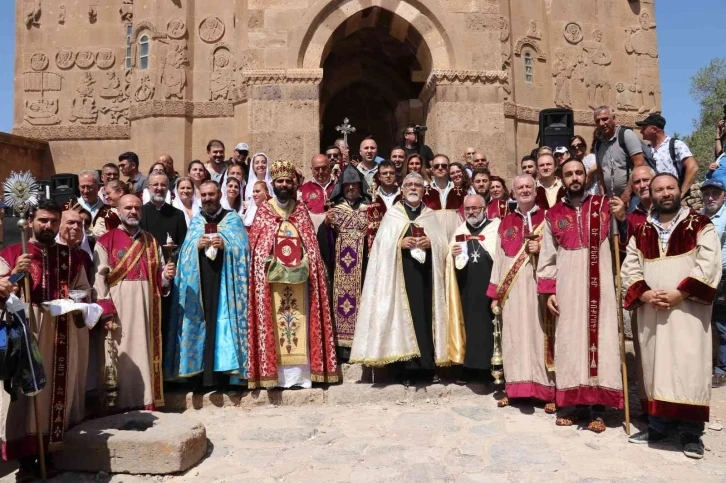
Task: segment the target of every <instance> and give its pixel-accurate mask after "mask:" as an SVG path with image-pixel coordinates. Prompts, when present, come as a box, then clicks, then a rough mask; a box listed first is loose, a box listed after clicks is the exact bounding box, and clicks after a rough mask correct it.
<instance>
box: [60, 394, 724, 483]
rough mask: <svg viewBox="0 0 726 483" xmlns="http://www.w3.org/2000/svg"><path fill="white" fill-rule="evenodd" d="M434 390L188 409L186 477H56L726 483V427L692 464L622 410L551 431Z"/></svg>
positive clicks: (512, 411)
mask: <svg viewBox="0 0 726 483" xmlns="http://www.w3.org/2000/svg"><path fill="white" fill-rule="evenodd" d="M345 386H347V387H349V388H350V389H349V390H351V391H356V390H357V391H360V392H361V394H363V393H366V394H370V393H373V394H375V392H376V391H378V390H379V389H376V388H372V387H370V386H364V385H362V384H361V385H355V384H348V385H345ZM439 386H441V387H445V386H443V385H439ZM432 387H435V386H432ZM388 390H390V389H388ZM423 390H424V389H421V388H419V389H418V391H419V392H421V391H423ZM385 391H386V390H384V392H385ZM411 391H414V389H413V388H412V389H411ZM297 392H300V391H297ZM427 392H428V393H429V394H430V395H431V397H427V398H424V397H420V398H408V399H401V400H398V401H389V400H388V399H387V398H383V399H382V401H381V402H375V396H373V397H368V398H366V401H361V402H360V403H356V404H343V405H338V404H324V405H321V404H308V405H301V406H269V405H268V406H263V407H256V408H254V409H244V408H241V407H233V406H227V407H215V406H207V407H205V408H204V409H202V410H194V409H192V410H188V411H186V412H185V415H186V416H188V417H190V418H195V419H198V420H199V421H201V422H202V423H203V424H204V425H205V427H206V429H207V436H208V438H209V440H210V442H209V447H208V457H207V458H206V459H205V460H203V461H202V462H201V463H200V464H199V465H197V466H196V467H193V468H191V469H190V470H189V471H187V472H186V473H185V474H182V475H178V476H165V477H153V476H148V477H145V476H129V475H114V476H109V475H105V474H95V475H94V474H80V473H66V474H63V475H61V476H60V477H58V478H55V479H54V480H51V481H53V482H67V483H76V482H80V483H83V482H124V483H136V482H153V481H168V482H172V483H181V482H195V483H206V482H210V483H211V482H215V483H222V482H230V483H231V482H242V483H244V482H261V483H265V482H270V483H273V482H308V481H309V482H313V481H314V482H333V483H343V482H351V483H363V482H375V483H385V482H409V481H412V482H479V481H486V482H487V483H500V482H502V483H503V482H519V481H526V482H540V481H541V482H553V481H556V482H579V483H596V482H618V483H630V482H632V483H636V482H668V481H679V482H680V481H698V482H699V483H701V482H703V483H706V482H726V460H724V456H726V437H725V436H724V431H713V430H708V431H707V435H706V437H705V438H704V439H705V442H706V444H707V446H708V447H709V449H710V451H707V453H706V457H705V458H704V459H703V460H701V461H693V460H689V459H687V458H686V457H685V456H683V454H682V453H681V451H680V450H679V447H678V445H677V443H676V442H675V441H676V439H675V438H674V439H673V440H672V441H670V442H667V443H665V444H661V445H658V447H657V448H648V447H647V446H639V445H638V446H636V445H633V444H629V443H628V442H627V438H626V436H625V433H624V432H623V430H622V429H621V428H620V427H619V425H620V423H621V421H622V417H621V414H620V413H618V412H612V413H608V416H607V418H606V419H607V423H608V426H609V428H608V430H607V431H606V432H605V433H603V434H600V435H596V434H594V433H591V432H589V431H586V430H582V429H576V428H574V427H573V428H559V427H556V426H555V424H554V417H553V416H550V415H547V414H545V413H544V411H543V410H542V408H541V407H540V406H537V407H532V406H531V405H521V406H519V407H509V408H504V409H499V408H497V407H496V401H495V399H494V398H493V397H492V395H491V394H475V393H473V392H471V391H469V394H468V395H463V394H462V393H461V392H460V391H459V392H457V391H454V392H451V393H448V395H447V393H446V392H445V391H442V390H438V391H427ZM434 394H438V396H435V395H434ZM714 403H715V406H716V408H715V411H714V415H713V416H712V420H713V421H714V423H715V422H716V418H724V417H726V411H725V409H726V389H721V390H717V391H714Z"/></svg>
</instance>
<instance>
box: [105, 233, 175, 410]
mask: <svg viewBox="0 0 726 483" xmlns="http://www.w3.org/2000/svg"><path fill="white" fill-rule="evenodd" d="M156 248H157V245H156V241H155V240H154V238H153V237H152V236H151V234H149V233H147V232H145V231H142V232H141V236H139V237H138V238H137V239H136V240H135V241H134V242H133V243H132V244H131V247H130V248H129V249H128V251H127V252H126V254H125V255H124V256H123V258H122V259H121V261H120V262H119V263H118V265H116V267H114V268H113V270H111V271H110V272H109V274H108V286H109V288H111V287H115V286H116V285H118V284H119V283H121V282H122V281H123V280H124V279H125V278H126V276H127V275H128V274H129V272H130V271H131V269H132V268H133V267H135V266H136V264H137V263H139V260H141V257H142V255H143V254H144V253H146V269H147V272H146V274H147V279H148V281H149V294H150V295H151V303H149V326H150V327H151V330H150V333H149V349H150V350H151V355H150V362H151V364H150V366H149V367H151V393H152V397H153V399H154V405H155V406H158V407H161V406H163V405H164V387H163V383H162V378H163V376H162V371H161V287H160V286H159V282H158V280H157V275H158V273H159V269H160V267H159V259H158V253H157V251H156Z"/></svg>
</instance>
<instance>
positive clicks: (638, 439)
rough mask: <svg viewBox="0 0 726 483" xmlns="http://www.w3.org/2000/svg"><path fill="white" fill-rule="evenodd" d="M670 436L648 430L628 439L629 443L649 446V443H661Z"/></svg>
mask: <svg viewBox="0 0 726 483" xmlns="http://www.w3.org/2000/svg"><path fill="white" fill-rule="evenodd" d="M667 438H668V435H667V434H663V433H659V432H658V431H655V430H653V429H646V430H645V431H641V432H639V433H636V434H634V435H632V436H631V437H629V438H628V443H635V444H649V443H658V442H660V441H663V440H664V439H667Z"/></svg>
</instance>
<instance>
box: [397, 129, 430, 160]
mask: <svg viewBox="0 0 726 483" xmlns="http://www.w3.org/2000/svg"><path fill="white" fill-rule="evenodd" d="M418 127H419V126H417V125H416V124H414V123H412V122H410V123H408V124H406V126H405V127H404V128H403V147H404V149H405V150H406V159H408V157H409V156H410V155H412V154H418V155H419V156H421V159H422V160H423V162H424V166H426V167H428V166H431V161H432V160H433V159H434V152H433V151H432V150H431V148H430V147H428V146H427V145H425V144H420V143H419V139H418V133H419V130H418V129H417V128H418Z"/></svg>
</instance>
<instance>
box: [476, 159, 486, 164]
mask: <svg viewBox="0 0 726 483" xmlns="http://www.w3.org/2000/svg"><path fill="white" fill-rule="evenodd" d="M474 161H482V162H484V163H486V162H487V158H476V159H475V160H474Z"/></svg>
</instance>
